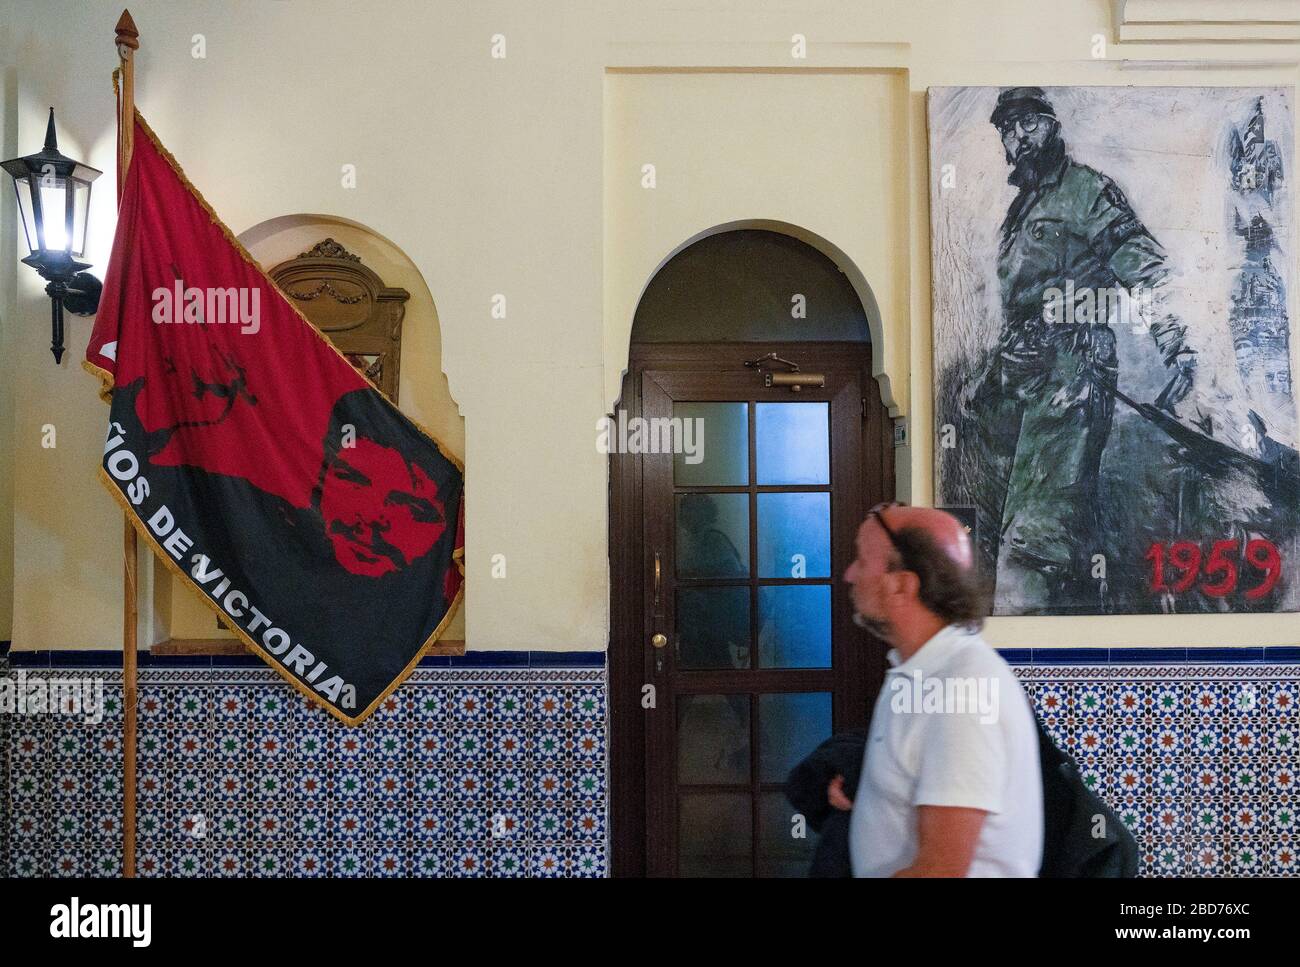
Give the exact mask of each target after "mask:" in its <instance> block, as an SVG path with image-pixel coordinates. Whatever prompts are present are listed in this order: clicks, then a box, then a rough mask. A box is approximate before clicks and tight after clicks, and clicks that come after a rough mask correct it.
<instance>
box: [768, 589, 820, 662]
mask: <svg viewBox="0 0 1300 967" xmlns="http://www.w3.org/2000/svg"><path fill="white" fill-rule="evenodd" d="M758 664H759V666H760V667H762V668H830V667H831V588H830V585H829V584H810V585H778V586H764V587H760V588H759V589H758Z"/></svg>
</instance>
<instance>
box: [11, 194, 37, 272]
mask: <svg viewBox="0 0 1300 967" xmlns="http://www.w3.org/2000/svg"><path fill="white" fill-rule="evenodd" d="M14 192H15V193H17V195H18V214H19V216H20V217H21V218H22V221H23V233H24V234H25V235H26V236H27V254H29V255H30V254H32V253H33V252H35V251H36V249H37V247H38V244H39V243H38V241H37V238H36V213H35V212H34V211H33V210H32V185H31V182H29V181H28V180H27V179H26V178H15V179H14Z"/></svg>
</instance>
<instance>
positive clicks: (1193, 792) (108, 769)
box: [0, 648, 1300, 876]
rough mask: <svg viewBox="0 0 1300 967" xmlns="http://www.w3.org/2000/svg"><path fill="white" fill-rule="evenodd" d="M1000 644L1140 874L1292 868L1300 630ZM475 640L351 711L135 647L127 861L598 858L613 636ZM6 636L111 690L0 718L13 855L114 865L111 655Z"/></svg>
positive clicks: (559, 864) (1, 835)
mask: <svg viewBox="0 0 1300 967" xmlns="http://www.w3.org/2000/svg"><path fill="white" fill-rule="evenodd" d="M1292 652H1294V653H1295V654H1292ZM477 654H479V655H481V654H483V653H477ZM539 654H540V655H542V656H543V657H541V658H536V657H535V656H537V655H539ZM1004 654H1005V655H1006V657H1007V658H1008V660H1009V661H1010V662H1011V663H1012V666H1013V668H1014V670H1015V672H1016V675H1017V676H1018V677H1019V678H1020V680H1021V681H1022V682H1023V683H1024V685H1025V688H1026V690H1027V691H1028V693H1029V695H1030V699H1031V701H1032V702H1033V704H1034V707H1035V710H1036V711H1037V713H1038V714H1039V716H1040V717H1042V719H1043V720H1044V722H1045V724H1046V725H1047V727H1048V729H1049V731H1050V732H1051V733H1052V735H1053V736H1054V737H1055V738H1056V740H1057V742H1058V743H1060V744H1061V745H1062V747H1063V748H1066V749H1067V750H1068V751H1070V752H1071V753H1072V754H1073V755H1074V756H1075V758H1076V759H1077V760H1078V761H1079V763H1080V766H1081V767H1082V768H1083V770H1084V774H1085V776H1086V777H1087V778H1088V779H1089V780H1090V781H1091V782H1093V783H1094V784H1095V786H1096V788H1097V789H1098V790H1099V792H1100V793H1101V795H1102V796H1103V797H1104V798H1105V799H1106V800H1107V801H1109V802H1110V803H1112V804H1113V805H1114V806H1115V807H1116V809H1117V810H1118V811H1119V812H1120V814H1121V816H1122V817H1123V819H1124V821H1125V823H1126V824H1127V825H1129V827H1130V828H1131V829H1132V830H1133V832H1134V834H1135V835H1136V836H1137V838H1138V841H1139V843H1140V844H1141V846H1142V851H1143V852H1142V867H1141V872H1142V875H1144V876H1293V875H1296V869H1297V865H1296V862H1295V816H1294V810H1295V790H1294V785H1295V783H1294V775H1295V773H1294V754H1295V749H1294V745H1295V738H1296V713H1295V710H1294V705H1295V701H1296V698H1297V695H1298V694H1300V691H1298V690H1300V661H1297V660H1296V659H1297V657H1300V650H1297V649H1286V650H1273V649H1262V648H1250V649H1214V650H1213V651H1212V652H1207V651H1201V650H1198V649H1176V650H1173V651H1166V650H1164V649H1152V650H1150V651H1148V652H1136V653H1135V650H1134V649H1071V650H1070V651H1069V653H1068V654H1067V653H1065V652H1063V651H1061V650H1058V649H1035V650H1033V651H1032V652H1030V651H1028V650H1024V651H1023V652H1020V653H1018V652H1014V651H1013V652H1004ZM88 655H94V656H95V657H96V659H97V663H92V662H91V661H90V660H89V659H88V658H87V657H86V656H88ZM475 655H476V653H473V652H471V653H469V654H467V655H466V656H463V657H458V658H456V659H450V660H449V659H434V660H433V661H437V662H438V664H436V665H425V666H422V667H421V668H419V669H418V670H417V671H416V672H415V673H414V674H413V675H412V677H411V679H410V680H409V683H408V684H407V685H404V686H403V687H402V688H401V689H399V690H398V691H397V692H396V693H394V695H393V696H392V700H391V701H390V702H389V703H388V704H386V706H385V707H384V708H381V709H380V710H378V711H377V712H376V713H375V714H374V715H373V716H372V717H371V718H370V719H369V720H368V721H367V722H366V723H365V724H364V725H362V726H361V727H359V728H357V729H348V728H346V727H345V726H342V725H340V724H339V723H338V722H336V721H335V720H333V719H332V718H330V717H329V716H327V715H325V714H324V713H323V712H322V711H320V710H319V709H311V708H309V707H308V706H307V704H306V702H305V701H304V700H303V699H301V698H300V697H299V696H298V695H297V694H296V693H294V692H293V691H292V690H291V689H289V688H288V687H287V686H285V685H284V684H283V683H282V682H281V680H280V679H279V678H278V676H276V675H275V674H274V673H273V672H271V671H269V670H268V669H266V668H265V667H264V666H262V665H261V664H260V662H258V661H256V660H252V661H248V662H246V661H244V660H242V659H233V660H231V659H206V660H200V663H199V664H197V665H196V664H195V663H194V660H192V659H189V660H186V659H176V660H174V661H173V660H167V661H155V662H153V663H150V664H149V665H148V666H146V667H142V669H141V671H140V733H139V735H140V738H139V756H140V769H139V786H140V801H139V813H138V825H139V844H138V850H137V857H138V859H137V866H138V870H139V872H140V874H141V875H168V876H223V875H239V876H249V875H254V876H255V875H277V876H293V875H306V876H388V875H406V876H426V875H434V876H483V875H496V876H502V875H511V876H519V875H523V876H603V875H606V873H607V869H608V867H607V855H608V849H607V842H608V819H607V810H606V801H607V794H606V789H607V778H606V777H607V772H608V761H607V749H608V744H607V735H606V732H607V720H608V716H607V713H606V708H607V701H606V676H605V669H604V667H603V655H601V654H600V653H566V654H564V655H561V656H556V655H555V654H554V653H528V652H510V653H492V657H491V658H490V659H488V660H487V661H490V662H491V665H490V667H483V664H479V665H478V667H474V664H473V663H474V658H475ZM65 656H77V657H74V658H65ZM12 657H14V658H15V659H16V664H18V665H19V667H20V668H21V669H22V670H23V671H24V672H25V673H27V674H29V675H34V674H42V675H49V676H54V677H77V676H79V675H80V676H83V677H84V676H85V675H86V673H87V672H89V673H90V675H91V676H94V677H101V678H102V679H103V681H104V683H105V694H106V695H108V696H112V695H114V694H116V695H117V696H118V697H119V702H118V703H117V704H116V706H115V708H114V709H113V710H112V711H111V712H110V714H109V716H108V717H107V718H106V719H105V721H104V722H102V723H100V724H98V725H87V724H81V723H79V722H78V721H77V720H75V719H72V718H68V717H64V716H53V715H29V716H14V715H6V716H0V719H2V720H3V721H2V722H0V728H3V730H4V731H5V733H6V734H5V736H4V741H5V747H6V748H7V750H8V751H9V756H8V757H6V758H7V760H8V762H7V768H8V772H9V774H8V777H7V783H6V787H5V788H6V792H7V796H8V799H9V803H8V805H9V809H8V814H9V821H8V823H6V824H5V828H4V829H3V830H0V840H3V839H6V838H7V839H8V840H9V842H8V848H7V849H6V854H5V855H7V856H8V857H9V858H10V859H9V863H8V867H7V870H6V872H9V873H11V874H19V875H28V876H58V875H88V874H89V875H93V874H101V875H109V876H111V875H115V874H117V873H118V872H119V870H120V854H121V845H120V844H121V750H120V736H121V709H120V683H121V677H120V671H119V670H118V669H116V668H113V667H105V656H104V654H103V653H84V652H83V653H75V652H74V653H59V652H56V653H53V654H51V653H45V657H44V658H41V657H27V656H22V655H16V656H12ZM1234 658H1236V659H1239V660H1233V659H1234ZM205 661H206V664H204V663H203V662H205ZM451 661H456V662H458V663H459V665H458V666H452V665H451V664H450V662H451ZM187 662H188V664H187ZM443 662H447V664H442V663H443ZM593 664H594V666H595V667H590V666H592V665H593ZM584 666H587V667H584Z"/></svg>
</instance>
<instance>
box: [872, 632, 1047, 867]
mask: <svg viewBox="0 0 1300 967" xmlns="http://www.w3.org/2000/svg"><path fill="white" fill-rule="evenodd" d="M889 662H890V664H891V665H893V666H894V667H893V668H891V669H890V670H889V671H888V672H887V673H886V675H885V682H884V685H883V686H882V687H881V690H880V696H879V698H877V699H876V708H875V712H874V714H873V716H872V719H871V730H870V732H869V733H868V735H867V751H866V754H865V761H864V762H863V766H862V779H861V780H860V781H859V783H858V791H857V795H856V796H854V797H853V816H852V818H851V820H850V832H849V849H850V852H851V854H852V859H853V875H854V876H890V875H892V874H893V873H896V872H897V871H898V870H901V869H903V868H904V867H907V866H909V865H911V863H912V861H913V860H914V859H915V858H916V852H917V848H918V842H917V807H918V806H965V807H968V808H971V809H982V810H984V811H985V812H987V813H988V814H989V815H988V816H987V817H985V820H984V825H983V827H982V829H981V831H980V837H979V843H978V845H977V846H976V849H975V858H974V860H973V861H972V863H971V866H970V871H969V873H968V875H969V876H1037V875H1038V870H1039V867H1040V865H1041V863H1042V853H1043V785H1042V774H1041V772H1040V771H1039V761H1038V729H1037V725H1036V724H1035V722H1034V713H1033V710H1032V709H1031V708H1030V707H1029V700H1028V699H1027V698H1026V697H1025V693H1024V690H1023V689H1021V687H1020V683H1019V682H1018V681H1016V678H1015V676H1014V675H1013V674H1012V673H1011V669H1010V668H1009V667H1008V666H1007V663H1006V662H1005V661H1003V660H1002V656H1000V655H999V654H998V653H997V652H996V651H994V650H993V649H992V648H990V647H989V646H988V644H986V643H985V641H984V639H983V638H981V637H980V636H979V635H978V634H974V633H971V632H967V631H964V630H962V629H960V628H958V627H957V626H956V625H949V626H948V627H947V628H944V629H943V630H942V631H940V632H939V633H938V634H937V635H935V636H934V637H933V638H931V639H930V640H929V641H927V642H926V643H925V644H924V645H922V646H921V648H920V649H919V650H918V651H917V652H916V653H915V654H913V655H912V657H911V658H909V659H908V660H907V661H905V662H902V663H901V664H900V663H899V655H898V653H897V651H890V652H889Z"/></svg>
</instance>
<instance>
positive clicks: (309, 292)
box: [270, 238, 411, 402]
mask: <svg viewBox="0 0 1300 967" xmlns="http://www.w3.org/2000/svg"><path fill="white" fill-rule="evenodd" d="M270 276H271V280H272V281H273V282H275V284H276V285H277V286H279V287H280V289H281V291H283V292H284V294H285V296H286V297H287V298H288V299H289V301H290V302H292V303H293V304H294V305H296V306H297V307H298V308H299V309H300V310H301V311H302V314H303V315H305V316H306V317H307V318H308V319H310V320H311V321H312V323H313V324H314V325H315V326H316V328H318V329H320V330H321V332H323V333H325V335H327V336H328V337H329V338H330V340H331V341H333V343H334V345H335V346H337V347H338V349H339V351H340V352H341V353H343V355H345V356H346V357H347V358H348V361H349V362H351V363H352V365H353V366H355V367H356V368H357V369H358V370H360V371H361V372H363V373H365V374H366V376H367V377H369V378H370V380H371V381H372V382H373V383H374V384H375V385H376V386H378V387H379V388H380V389H381V390H383V391H384V393H385V394H386V395H387V396H388V398H389V399H391V400H393V401H394V402H396V401H397V386H398V378H399V376H400V373H401V363H402V318H403V317H404V316H405V315H406V300H407V299H409V298H410V297H411V294H410V293H409V292H407V291H406V290H405V289H398V288H394V287H392V286H386V285H384V282H383V280H382V279H381V278H379V276H378V275H376V274H375V273H374V271H372V270H371V269H369V268H367V267H366V266H364V265H362V264H361V257H360V256H357V255H353V254H352V253H351V252H349V251H348V250H347V249H345V248H344V247H343V246H342V245H340V244H339V243H338V242H336V241H334V239H332V238H327V239H325V240H324V241H322V242H318V243H317V244H316V245H314V246H313V247H312V248H311V249H309V250H308V251H306V252H303V253H302V254H301V255H299V256H298V257H297V258H292V259H289V260H288V261H287V262H281V263H280V264H279V265H277V266H275V267H274V268H273V269H271V271H270Z"/></svg>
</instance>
